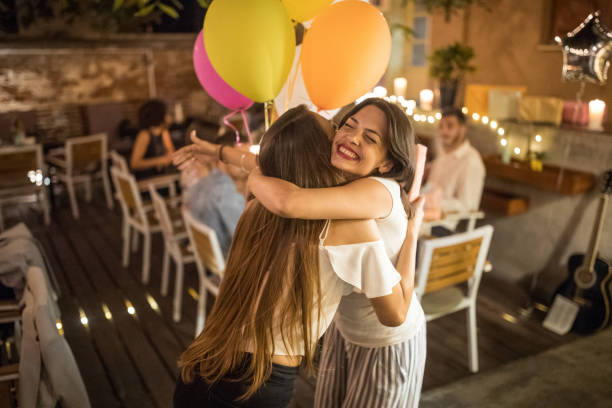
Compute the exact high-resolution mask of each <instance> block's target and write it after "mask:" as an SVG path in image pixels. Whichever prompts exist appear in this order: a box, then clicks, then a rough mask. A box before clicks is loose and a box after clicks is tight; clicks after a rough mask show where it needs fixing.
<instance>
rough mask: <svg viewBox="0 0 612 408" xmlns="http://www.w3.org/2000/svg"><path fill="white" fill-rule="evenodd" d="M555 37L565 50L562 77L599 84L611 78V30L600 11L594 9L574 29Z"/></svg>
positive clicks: (568, 79) (567, 79)
mask: <svg viewBox="0 0 612 408" xmlns="http://www.w3.org/2000/svg"><path fill="white" fill-rule="evenodd" d="M555 41H556V42H557V43H558V44H560V45H561V46H562V50H563V79H564V80H566V81H583V80H587V81H590V82H593V83H596V84H599V85H603V84H605V83H606V80H607V79H608V66H609V65H610V55H611V53H612V33H610V32H609V31H608V29H607V28H606V27H605V26H604V25H603V24H602V23H601V21H600V20H599V11H596V12H594V13H591V14H589V15H588V16H587V18H586V19H585V20H584V21H583V22H582V23H581V24H580V25H579V26H578V27H576V28H575V29H574V31H572V32H570V33H567V35H566V36H564V37H563V38H560V37H559V36H557V37H555Z"/></svg>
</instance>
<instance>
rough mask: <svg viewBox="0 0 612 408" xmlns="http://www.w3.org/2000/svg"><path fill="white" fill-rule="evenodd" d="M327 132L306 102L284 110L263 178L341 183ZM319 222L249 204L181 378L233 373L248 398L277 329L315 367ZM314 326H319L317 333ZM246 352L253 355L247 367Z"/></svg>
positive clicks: (309, 184) (262, 161)
mask: <svg viewBox="0 0 612 408" xmlns="http://www.w3.org/2000/svg"><path fill="white" fill-rule="evenodd" d="M330 154H331V144H330V142H329V139H328V135H327V134H326V133H325V131H324V130H323V128H322V127H321V126H320V124H319V123H318V122H317V119H316V117H315V116H314V114H313V113H311V112H309V111H308V110H307V109H306V108H305V107H304V106H298V107H296V108H293V109H291V110H289V111H287V112H286V113H285V114H283V115H282V116H281V117H279V118H278V120H277V121H276V122H275V123H274V124H273V125H272V126H271V127H270V129H269V130H268V131H267V132H266V134H265V135H264V137H263V140H262V144H261V150H260V154H259V166H260V168H261V171H262V173H263V174H264V175H267V176H271V177H278V178H282V179H285V180H288V181H290V182H292V183H294V184H296V185H298V186H300V187H304V188H313V187H329V186H332V185H334V184H337V183H338V181H339V172H338V171H337V170H336V169H334V168H333V167H332V166H331V162H330ZM323 226H324V221H322V220H299V219H286V218H281V217H279V216H276V215H274V214H272V213H271V212H269V211H268V210H266V209H265V208H264V207H263V206H262V205H261V204H259V203H258V202H257V201H255V200H254V201H252V202H250V203H249V205H248V206H247V208H246V209H245V211H244V213H243V214H242V216H241V217H240V221H239V222H238V225H237V227H236V231H235V233H234V237H233V240H232V247H231V250H230V253H229V257H228V261H227V266H226V270H225V274H224V277H223V281H222V283H221V287H220V290H219V296H218V297H217V299H216V301H215V305H214V307H213V309H212V311H211V313H210V315H209V316H208V319H207V321H206V326H205V327H204V330H203V331H202V333H201V334H200V335H199V336H198V337H197V339H196V340H195V341H194V342H193V343H192V344H191V345H190V346H189V347H188V348H187V350H186V351H185V352H184V353H183V354H182V355H181V358H180V360H179V367H181V376H182V378H183V381H185V382H191V381H193V380H194V377H195V375H200V376H201V377H202V379H203V380H204V381H205V382H207V383H209V384H212V383H215V382H216V381H218V380H220V379H222V378H225V376H227V375H228V374H230V373H232V372H236V370H242V369H244V373H243V375H241V376H239V378H234V380H237V381H243V382H245V383H246V384H248V387H245V388H246V390H245V393H244V394H243V395H242V397H241V398H248V397H250V396H251V395H253V393H254V392H256V391H257V389H258V388H259V387H260V386H261V385H262V384H263V383H264V382H265V381H266V379H267V378H268V377H269V376H270V373H271V369H272V362H271V358H272V355H273V354H274V339H275V337H277V336H278V335H279V334H280V336H281V337H282V339H283V342H284V345H285V349H287V352H288V353H289V354H294V355H295V354H301V350H295V349H293V346H294V345H296V344H299V343H300V342H302V341H303V343H304V360H305V366H306V368H307V369H312V357H313V353H314V347H315V344H316V340H317V338H316V337H317V333H318V330H316V327H317V324H318V322H319V317H320V316H319V314H320V299H321V288H320V280H319V253H318V244H319V241H318V236H319V233H320V232H321V230H322V228H323ZM313 329H314V330H313ZM245 351H250V352H252V354H251V358H250V363H249V364H248V367H245V366H244V364H245V357H246V354H245Z"/></svg>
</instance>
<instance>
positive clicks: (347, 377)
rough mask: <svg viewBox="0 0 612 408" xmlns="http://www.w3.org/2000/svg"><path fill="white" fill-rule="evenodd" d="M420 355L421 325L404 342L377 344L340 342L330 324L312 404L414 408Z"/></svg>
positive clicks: (328, 407) (420, 376) (418, 388)
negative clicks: (365, 344)
mask: <svg viewBox="0 0 612 408" xmlns="http://www.w3.org/2000/svg"><path fill="white" fill-rule="evenodd" d="M426 353H427V336H426V328H425V323H424V324H423V326H422V327H421V328H420V329H419V330H418V332H417V333H415V335H414V337H412V338H411V339H410V340H408V341H405V342H403V343H398V344H394V345H392V346H386V347H378V348H365V347H360V346H357V345H354V344H351V343H348V342H346V341H345V340H344V337H342V334H340V331H338V329H337V328H336V325H335V324H334V323H332V324H331V326H330V327H329V329H327V332H326V333H325V340H324V343H323V351H322V353H321V361H320V363H319V371H318V375H317V388H316V392H315V407H316V408H340V407H342V408H349V407H355V408H356V407H359V408H361V407H367V408H370V407H371V408H379V407H402V408H404V407H411V408H412V407H414V408H416V407H418V406H419V398H420V396H421V386H422V385H423V373H424V371H425V357H426Z"/></svg>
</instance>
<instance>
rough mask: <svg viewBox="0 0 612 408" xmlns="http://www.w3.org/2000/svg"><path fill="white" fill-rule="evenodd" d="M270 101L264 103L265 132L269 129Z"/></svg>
mask: <svg viewBox="0 0 612 408" xmlns="http://www.w3.org/2000/svg"><path fill="white" fill-rule="evenodd" d="M269 109H270V101H266V102H264V117H265V119H266V131H268V129H269V128H270V112H269Z"/></svg>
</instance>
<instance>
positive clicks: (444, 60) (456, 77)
mask: <svg viewBox="0 0 612 408" xmlns="http://www.w3.org/2000/svg"><path fill="white" fill-rule="evenodd" d="M472 58H474V49H473V48H472V47H470V46H468V45H463V44H461V43H459V42H456V43H454V44H450V45H448V46H446V47H442V48H439V49H437V50H436V51H434V53H433V54H431V55H430V56H429V63H430V64H429V75H431V77H432V78H437V79H438V80H439V81H440V105H441V107H442V108H445V107H447V106H453V105H454V104H455V96H456V95H457V88H458V85H459V82H460V81H461V80H462V79H463V76H464V75H465V73H467V72H474V71H475V70H476V67H474V66H473V65H470V61H471V60H472Z"/></svg>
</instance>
